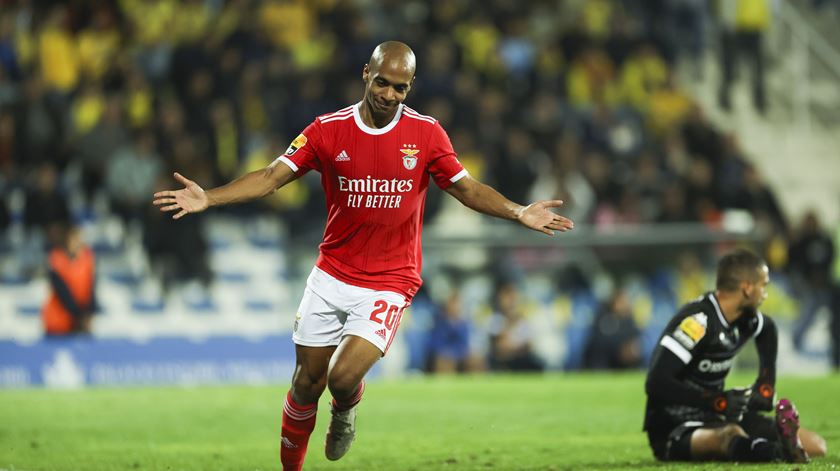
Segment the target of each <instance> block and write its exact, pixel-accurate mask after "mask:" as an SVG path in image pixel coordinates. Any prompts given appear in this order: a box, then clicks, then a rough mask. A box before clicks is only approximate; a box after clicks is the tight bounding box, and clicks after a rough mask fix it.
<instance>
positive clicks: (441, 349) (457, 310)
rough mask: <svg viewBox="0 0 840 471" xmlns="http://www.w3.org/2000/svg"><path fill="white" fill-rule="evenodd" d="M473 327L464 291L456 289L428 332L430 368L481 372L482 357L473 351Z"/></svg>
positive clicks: (440, 308)
mask: <svg viewBox="0 0 840 471" xmlns="http://www.w3.org/2000/svg"><path fill="white" fill-rule="evenodd" d="M472 330H473V327H472V323H471V322H470V320H469V319H468V318H467V317H466V316H465V315H464V307H463V305H462V298H461V293H460V291H459V290H458V289H454V290H453V291H452V293H450V295H449V297H448V298H447V299H446V301H445V302H444V303H443V306H440V307H439V308H438V309H436V311H435V316H434V320H433V324H432V328H431V331H430V332H429V357H430V358H429V371H430V372H432V373H444V374H447V373H456V372H471V371H481V370H482V369H483V365H482V361H481V359H480V358H477V357H476V356H475V355H473V353H472V352H471V350H470V337H471V334H472Z"/></svg>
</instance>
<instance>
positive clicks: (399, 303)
mask: <svg viewBox="0 0 840 471" xmlns="http://www.w3.org/2000/svg"><path fill="white" fill-rule="evenodd" d="M409 304H410V303H409V301H408V300H406V299H405V296H403V295H401V294H399V293H395V292H393V291H375V290H372V289H368V288H360V287H358V286H353V285H348V284H347V283H344V282H343V281H340V280H337V279H335V278H334V277H333V276H331V275H329V274H328V273H326V272H324V271H323V270H321V269H320V268H318V267H315V268H313V269H312V273H310V274H309V278H308V279H307V280H306V290H304V292H303V299H301V301H300V307H298V311H297V315H296V317H295V328H294V333H293V334H292V340H294V342H295V343H296V344H297V345H303V346H305V347H329V346H336V345H338V344H339V342H341V339H342V338H344V336H345V335H355V336H357V337H361V338H363V339H365V340H367V341H368V342H370V343H372V344H374V345H375V346H376V347H377V348H378V349H379V350H381V351H382V355H385V352H387V351H388V347H389V346H390V345H391V341H392V340H393V339H394V336H395V335H396V333H397V328H398V327H399V326H400V318H401V317H402V314H403V311H405V308H407V307H408V305H409Z"/></svg>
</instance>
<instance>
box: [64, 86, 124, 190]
mask: <svg viewBox="0 0 840 471" xmlns="http://www.w3.org/2000/svg"><path fill="white" fill-rule="evenodd" d="M123 113H124V108H123V103H122V99H121V97H120V96H119V95H113V96H109V97H107V98H106V99H105V104H104V108H103V110H102V116H101V118H99V120H98V122H97V123H96V125H95V126H93V128H91V129H90V131H88V132H87V133H85V134H83V135H81V136H79V138H78V141H77V142H76V159H77V161H78V162H79V164H80V166H81V171H82V188H83V190H84V192H85V196H86V198H87V201H88V203H89V204H90V203H92V202H93V199H94V197H96V196H97V195H99V194H100V191H101V190H102V189H103V188H105V183H106V177H107V175H106V173H107V171H108V162H109V161H110V160H111V159H112V158H113V157H114V155H115V154H116V153H117V151H118V150H120V149H122V148H123V147H125V146H127V145H129V143H130V142H131V140H130V136H129V133H128V130H127V129H126V127H125V125H124V114H123Z"/></svg>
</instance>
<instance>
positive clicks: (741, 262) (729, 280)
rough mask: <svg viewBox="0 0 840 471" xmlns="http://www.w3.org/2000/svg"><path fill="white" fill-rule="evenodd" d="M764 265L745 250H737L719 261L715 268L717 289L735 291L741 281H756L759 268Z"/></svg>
mask: <svg viewBox="0 0 840 471" xmlns="http://www.w3.org/2000/svg"><path fill="white" fill-rule="evenodd" d="M764 265H766V263H765V262H764V260H763V259H762V258H761V257H759V256H758V255H756V254H754V253H753V252H750V251H749V250H746V249H737V250H735V251H734V252H730V253H728V254H726V255H724V256H723V258H721V259H720V261H719V262H718V266H717V289H719V290H722V291H735V290H737V289H738V288H739V287H740V286H741V282H743V281H750V282H753V281H756V280H758V276H759V271H760V270H761V267H763V266H764Z"/></svg>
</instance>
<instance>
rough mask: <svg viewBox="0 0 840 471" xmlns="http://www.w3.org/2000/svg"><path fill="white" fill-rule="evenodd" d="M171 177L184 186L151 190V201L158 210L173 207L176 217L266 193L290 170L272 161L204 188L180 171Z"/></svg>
mask: <svg viewBox="0 0 840 471" xmlns="http://www.w3.org/2000/svg"><path fill="white" fill-rule="evenodd" d="M175 179H176V180H178V182H179V183H181V184H182V185H184V188H182V189H180V190H166V191H159V192H157V193H155V196H154V201H153V203H154V204H155V205H156V206H159V207H160V210H161V211H164V212H172V211H177V212H176V213H175V215H174V216H172V219H180V218H182V217H184V216H186V215H187V214H190V213H200V212H201V211H204V210H205V209H207V208H209V207H210V206H221V205H224V204H230V203H241V202H244V201H250V200H253V199H257V198H262V197H263V196H267V195H269V194H271V193H273V192H274V191H276V190H277V189H279V188H280V187H282V186H283V185H285V184H286V183H289V182H290V181H292V180H293V179H294V172H293V171H292V169H291V168H289V167H288V166H287V165H278V164H272V165H269V166H268V167H266V168H264V169H261V170H255V171H253V172H250V173H246V174H245V175H243V176H241V177H239V178H237V179H236V180H234V181H232V182H230V183H228V184H226V185H222V186H220V187H218V188H213V189H212V190H208V191H204V189H202V188H201V187H200V186H199V185H198V184H197V183H196V182H194V181H192V180H190V179H188V178H186V177H184V176H183V175H181V174H180V173H177V172H176V173H175Z"/></svg>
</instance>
